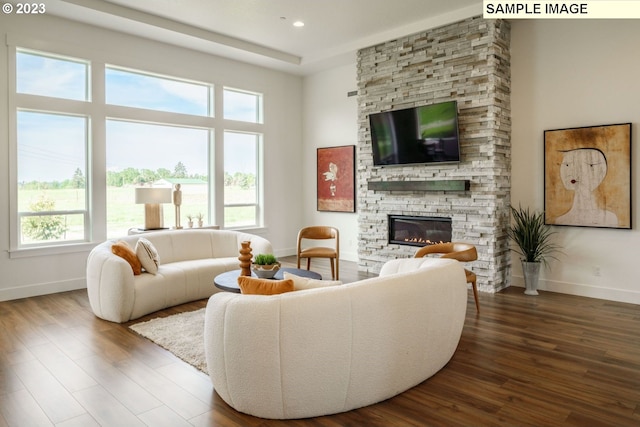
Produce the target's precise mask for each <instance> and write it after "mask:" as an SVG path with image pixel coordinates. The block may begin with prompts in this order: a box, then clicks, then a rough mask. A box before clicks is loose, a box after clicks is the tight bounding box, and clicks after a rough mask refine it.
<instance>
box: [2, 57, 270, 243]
mask: <svg viewBox="0 0 640 427" xmlns="http://www.w3.org/2000/svg"><path fill="white" fill-rule="evenodd" d="M9 48H10V52H13V54H14V55H15V56H10V58H9V62H10V64H11V65H12V66H13V65H14V64H15V81H13V80H12V79H11V78H10V79H9V87H10V91H11V92H12V93H13V95H14V96H11V97H9V99H10V102H11V103H12V104H11V105H10V108H11V110H10V111H11V112H12V113H11V117H12V120H15V122H13V124H14V125H15V126H12V127H11V128H10V131H9V134H10V135H12V136H11V138H12V141H11V144H14V145H13V147H14V148H15V150H12V152H13V153H15V156H16V162H15V168H13V169H12V171H11V182H12V186H14V188H17V191H15V192H11V196H10V197H11V203H12V206H16V207H17V209H16V210H15V211H14V216H13V217H12V221H13V223H12V228H11V250H12V251H13V250H16V249H22V248H36V247H42V246H54V245H63V244H70V243H81V242H88V241H90V240H102V239H104V238H117V237H119V236H123V235H126V234H127V232H128V230H129V229H130V228H132V227H136V226H141V225H142V224H143V223H144V207H143V206H141V205H137V204H136V203H135V187H137V186H143V185H144V186H161V187H171V188H174V187H175V184H180V185H181V190H182V205H181V215H182V218H181V221H180V222H181V223H182V224H183V225H184V224H187V220H186V217H187V215H190V216H193V217H196V216H198V215H199V214H202V216H203V217H204V218H205V222H208V223H215V224H218V225H221V226H223V227H225V228H247V227H256V226H262V208H261V205H260V204H261V201H262V197H261V186H260V185H259V184H260V173H259V172H260V169H261V165H260V159H261V156H260V152H261V145H262V139H263V134H262V133H261V132H262V126H263V125H262V117H263V108H262V94H259V93H254V92H248V91H243V90H239V89H230V88H223V89H222V90H221V91H220V92H219V93H218V94H216V93H215V91H214V86H213V84H211V83H202V82H197V81H193V80H188V79H181V78H178V77H169V76H161V75H158V74H153V73H150V72H147V71H140V70H131V69H128V68H125V67H122V66H115V65H105V64H104V62H102V61H103V59H102V58H100V59H97V60H96V62H91V60H90V59H78V58H74V57H70V56H63V55H58V54H56V53H49V52H38V51H35V50H30V49H26V48H23V47H17V46H14V45H9ZM11 49H13V50H11ZM64 49H65V50H72V51H73V47H69V46H65V47H64ZM101 56H102V54H101ZM93 67H96V68H94V73H91V72H90V71H91V70H92V68H93ZM102 72H104V87H98V86H97V85H102V83H101V81H102V80H101V79H99V81H98V82H96V81H92V80H91V76H92V75H99V74H100V73H102ZM10 74H12V73H10ZM102 93H104V96H102ZM214 95H215V96H218V97H219V101H222V102H221V105H222V109H223V114H220V115H218V117H216V116H215V115H214V114H213V105H214V99H215V96H214ZM102 99H104V101H102ZM216 128H218V129H225V131H220V132H219V133H218V136H219V140H218V141H216V143H218V144H222V145H223V146H222V147H218V148H217V149H216V147H215V145H214V134H216ZM11 129H15V132H13V131H12V130H11ZM215 152H224V158H223V161H222V162H220V163H219V164H220V165H221V166H222V167H223V168H224V183H221V184H218V185H220V186H222V189H223V191H220V192H214V191H212V187H211V185H212V181H211V180H212V176H222V174H216V173H215V172H216V171H215V165H216V164H217V163H215V162H214V159H215V156H214V153H215ZM11 164H12V165H13V164H14V163H13V162H12V163H11ZM102 182H104V183H105V185H104V187H103V186H102ZM212 197H215V199H212ZM163 208H164V225H165V227H171V226H173V225H174V224H175V210H174V209H173V205H172V204H169V203H168V204H166V205H164V206H163ZM91 213H94V214H95V215H90V214H91ZM95 221H99V223H96V222H95Z"/></svg>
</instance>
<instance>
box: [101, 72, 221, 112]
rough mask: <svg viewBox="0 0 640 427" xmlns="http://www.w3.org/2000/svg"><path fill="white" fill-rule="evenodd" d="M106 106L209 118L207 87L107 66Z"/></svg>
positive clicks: (208, 90) (208, 89)
mask: <svg viewBox="0 0 640 427" xmlns="http://www.w3.org/2000/svg"><path fill="white" fill-rule="evenodd" d="M105 82H106V83H105V84H106V102H107V104H113V105H122V106H125V107H136V108H147V109H150V110H158V111H168V112H171V113H182V114H193V115H198V116H208V115H210V114H211V112H212V111H211V110H212V109H211V108H210V102H209V99H210V96H209V92H210V87H209V86H208V85H205V84H197V83H191V82H186V81H181V80H177V79H172V78H168V77H157V76H152V75H149V74H143V73H141V72H134V71H126V70H123V69H120V68H115V67H107V68H106V70H105Z"/></svg>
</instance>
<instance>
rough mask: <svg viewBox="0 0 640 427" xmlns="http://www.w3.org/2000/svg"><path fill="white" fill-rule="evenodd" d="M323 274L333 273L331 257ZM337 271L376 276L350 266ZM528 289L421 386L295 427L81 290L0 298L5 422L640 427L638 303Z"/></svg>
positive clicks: (474, 320) (503, 296) (500, 307)
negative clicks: (244, 402)
mask: <svg viewBox="0 0 640 427" xmlns="http://www.w3.org/2000/svg"><path fill="white" fill-rule="evenodd" d="M284 261H285V262H284V263H285V265H291V264H292V263H295V258H292V257H288V258H285V259H284ZM325 262H326V263H327V265H325ZM312 269H314V270H316V271H318V272H320V273H322V274H323V276H324V277H325V278H329V277H330V274H329V269H328V262H327V261H326V260H318V261H314V262H313V264H312ZM340 276H341V277H340V278H341V279H342V280H343V281H344V282H351V281H354V280H359V279H360V278H364V277H366V276H368V275H367V274H364V273H360V272H358V271H357V266H356V265H355V263H350V262H346V261H342V262H341V263H340ZM522 291H523V290H522V289H521V288H512V289H508V290H506V291H504V292H501V293H498V294H495V295H491V294H484V293H481V294H480V304H481V305H480V307H481V313H480V315H476V310H475V306H474V302H473V295H472V294H471V293H470V294H469V302H468V308H467V319H466V323H465V327H464V330H463V332H462V338H461V340H460V344H459V346H458V350H457V352H456V354H455V355H454V357H453V359H452V360H451V362H450V363H449V364H448V365H447V366H446V367H445V368H444V369H443V370H441V371H440V372H439V373H437V374H436V375H435V376H433V377H432V378H430V379H429V380H427V381H425V382H423V383H422V384H420V385H418V386H416V387H414V388H413V389H411V390H409V391H407V392H405V393H402V394H400V395H399V396H396V397H394V398H392V399H389V400H387V401H384V402H381V403H378V404H376V405H372V406H369V407H366V408H361V409H358V410H354V411H350V412H347V413H343V414H337V415H332V416H326V417H318V418H311V419H305V420H289V421H277V420H263V419H259V418H254V417H251V416H248V415H245V414H241V413H238V412H236V411H235V410H233V409H231V408H230V407H229V406H227V405H226V404H225V403H224V402H223V401H222V399H220V398H219V397H218V395H217V394H216V393H215V392H214V390H213V387H212V386H211V382H210V381H209V378H208V376H207V375H205V374H203V373H201V372H199V371H197V370H196V369H194V368H192V367H191V366H189V365H187V364H185V363H184V362H182V361H180V360H179V359H177V358H175V357H174V356H173V355H172V354H170V353H169V352H167V351H165V350H163V349H162V348H160V347H158V346H156V345H155V344H153V343H151V342H150V341H148V340H146V339H144V338H141V337H140V336H138V335H136V334H135V333H133V332H131V331H130V330H129V329H128V328H127V326H128V324H124V325H119V324H115V323H110V322H106V321H103V320H100V319H98V318H96V317H95V316H94V315H93V313H92V312H91V309H90V306H89V302H88V299H87V296H86V291H84V290H79V291H73V292H66V293H60V294H55V295H47V296H42V297H36V298H28V299H22V300H16V301H7V302H0V427H4V426H20V427H23V426H29V427H30V426H52V425H55V426H64V427H71V426H82V427H87V426H99V425H100V426H144V425H148V426H160V427H161V426H171V427H176V426H223V427H231V426H327V427H335V426H441V425H446V426H481V425H482V426H484V425H487V426H489V425H491V426H525V425H531V426H543V425H544V426H638V425H640V306H638V305H632V304H623V303H616V302H611V301H604V300H597V299H590V298H582V297H576V296H569V295H562V294H555V293H550V292H544V293H541V295H540V296H538V297H530V296H525V295H524V294H523V293H522ZM205 304H206V300H203V301H197V302H194V303H190V304H185V305H183V306H180V307H174V308H171V309H168V310H164V311H162V312H159V313H154V314H152V315H149V316H146V317H145V318H143V319H139V320H136V321H135V322H138V321H140V320H147V319H150V318H153V317H159V316H167V315H170V314H173V313H177V312H180V311H189V310H195V309H197V308H200V307H204V306H205ZM135 322H132V323H135Z"/></svg>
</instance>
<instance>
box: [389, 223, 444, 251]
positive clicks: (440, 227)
mask: <svg viewBox="0 0 640 427" xmlns="http://www.w3.org/2000/svg"><path fill="white" fill-rule="evenodd" d="M387 227H388V229H389V240H388V241H389V243H390V244H394V243H395V244H398V245H409V246H420V247H422V246H427V245H433V244H436V243H447V242H450V241H451V218H444V217H432V216H407V215H389V216H388V225H387Z"/></svg>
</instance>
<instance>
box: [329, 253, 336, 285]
mask: <svg viewBox="0 0 640 427" xmlns="http://www.w3.org/2000/svg"><path fill="white" fill-rule="evenodd" d="M329 263H330V264H331V280H336V272H335V268H334V267H333V258H329Z"/></svg>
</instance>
